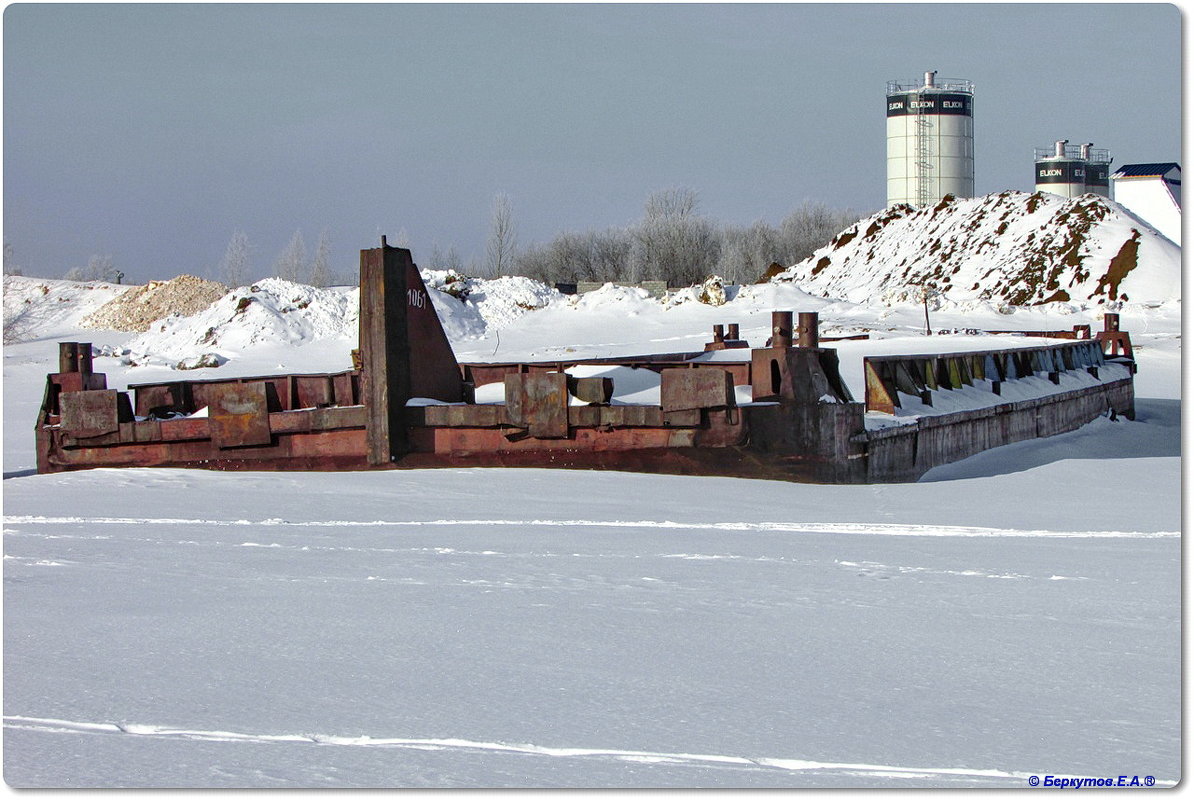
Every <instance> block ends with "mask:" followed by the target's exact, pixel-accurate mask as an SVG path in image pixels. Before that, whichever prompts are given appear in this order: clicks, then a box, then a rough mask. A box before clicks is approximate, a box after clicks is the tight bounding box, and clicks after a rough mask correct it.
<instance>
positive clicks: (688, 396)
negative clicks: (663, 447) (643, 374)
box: [659, 368, 738, 427]
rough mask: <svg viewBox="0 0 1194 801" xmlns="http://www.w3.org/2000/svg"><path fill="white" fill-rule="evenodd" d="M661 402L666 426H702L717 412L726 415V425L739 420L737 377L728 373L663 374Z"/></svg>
mask: <svg viewBox="0 0 1194 801" xmlns="http://www.w3.org/2000/svg"><path fill="white" fill-rule="evenodd" d="M659 400H660V403H659V406H660V408H661V409H662V410H663V423H664V425H667V426H687V427H696V426H701V425H703V424H704V423H705V422H707V420H706V419H705V418H706V416H707V415H709V414H710V413H712V412H715V411H724V412H725V414H726V420H727V422H734V421H736V420H737V419H738V418H737V414H736V410H737V407H738V403H737V400H736V398H735V395H734V377H733V375H731V374H730V373H729V372H728V371H726V370H718V369H704V370H692V369H684V368H677V369H672V370H664V371H663V372H662V373H660V385H659Z"/></svg>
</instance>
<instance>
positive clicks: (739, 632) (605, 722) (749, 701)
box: [3, 278, 1181, 787]
mask: <svg viewBox="0 0 1194 801" xmlns="http://www.w3.org/2000/svg"><path fill="white" fill-rule="evenodd" d="M470 281H472V279H470ZM430 283H433V284H434V283H435V282H434V281H431V282H430ZM443 284H444V282H443V281H440V285H443ZM255 286H256V289H254V288H252V287H245V288H239V289H237V290H233V291H232V292H231V293H229V294H228V295H227V296H225V297H224V298H222V299H221V300H219V301H217V302H216V303H215V304H213V305H212V306H211V307H210V308H208V309H207V310H206V311H204V312H201V313H199V314H197V315H193V316H192V317H188V318H167V319H165V320H163V321H161V322H160V323H159V324H158V325H156V326H155V327H152V328H151V329H150V331H148V332H146V333H145V334H144V335H141V336H139V337H130V336H129V335H128V334H121V333H119V332H113V331H103V330H87V329H81V328H80V327H79V321H80V320H81V319H82V317H83V316H85V315H86V314H89V313H91V312H92V311H94V310H95V309H97V308H99V306H101V305H102V304H103V303H104V302H106V300H109V299H111V298H112V297H115V296H116V294H117V293H118V292H121V291H127V288H124V287H115V286H111V285H100V284H73V283H71V282H55V281H39V280H35V279H13V278H6V280H5V298H4V300H5V320H6V323H7V322H8V320H9V319H10V308H12V309H15V311H13V312H11V314H22V315H23V317H24V319H25V321H26V327H25V328H24V329H23V332H22V335H21V336H20V337H19V338H17V341H15V342H14V343H12V344H8V345H6V347H5V349H4V389H5V392H4V399H3V400H4V426H5V438H4V471H5V474H4V478H5V480H4V482H3V489H4V513H5V519H4V544H5V565H4V578H5V582H4V592H5V594H4V603H5V613H6V614H5V632H4V638H5V639H4V648H5V674H4V676H5V688H4V727H5V728H4V743H3V746H4V770H5V779H6V781H7V782H8V783H9V784H10V785H12V786H18V787H64V786H70V787H85V786H107V787H112V786H120V787H145V786H154V787H174V786H182V787H350V786H370V787H508V786H515V787H800V786H821V787H839V786H842V787H870V786H881V787H922V786H949V787H974V786H983V787H986V786H993V787H1023V786H1026V782H1027V780H1028V777H1030V776H1034V775H1037V776H1044V775H1047V774H1053V775H1067V776H1092V777H1102V776H1118V775H1120V774H1123V773H1129V774H1139V775H1141V776H1145V775H1151V776H1153V777H1155V780H1156V781H1157V783H1158V784H1160V785H1162V786H1164V785H1169V784H1172V783H1174V782H1175V781H1177V780H1178V779H1180V777H1181V774H1180V766H1181V762H1180V745H1181V741H1180V699H1181V681H1180V645H1181V644H1180V622H1181V621H1180V567H1179V565H1180V546H1181V541H1180V538H1179V534H1178V532H1179V529H1180V503H1179V477H1180V466H1181V462H1180V442H1179V435H1180V400H1179V399H1180V390H1179V378H1180V353H1181V349H1180V317H1181V308H1180V301H1176V300H1175V301H1170V302H1168V303H1162V304H1143V303H1135V304H1134V303H1131V302H1129V303H1125V304H1123V306H1122V308H1121V312H1122V314H1123V316H1124V327H1125V328H1126V329H1128V330H1130V331H1131V333H1132V337H1133V342H1134V343H1136V344H1137V345H1138V359H1139V364H1140V372H1139V375H1138V376H1137V409H1138V419H1137V420H1136V421H1134V422H1129V421H1125V420H1122V419H1121V420H1118V421H1111V420H1109V419H1107V418H1100V419H1098V420H1096V421H1094V422H1093V423H1091V424H1089V425H1088V426H1085V427H1084V428H1082V429H1080V430H1078V431H1075V432H1072V433H1070V434H1066V435H1062V436H1059V437H1054V438H1050V439H1047V440H1036V441H1032V442H1021V443H1017V444H1015V445H1011V446H1008V447H1005V448H1000V449H997V450H994V451H988V452H986V453H982V454H979V455H977V456H975V457H972V458H970V459H967V460H965V461H962V462H959V463H956V464H953V465H946V466H943V467H939V468H936V469H935V470H933V471H931V472H930V473H929V474H927V475H926V476H925V477H924V479H923V480H922V481H920V482H918V483H914V484H904V485H884V486H814V485H802V484H791V483H784V482H769V481H749V480H741V479H729V478H694V477H678V476H659V475H641V474H632V473H614V472H585V471H551V470H535V469H526V470H513V469H508V470H498V469H488V470H487V469H445V470H427V471H382V472H368V473H323V474H315V473H279V474H273V473H239V474H224V473H214V472H206V471H201V470H172V469H156V470H155V469H129V470H117V469H104V470H91V471H83V472H79V473H70V474H58V475H45V476H41V475H35V474H33V470H32V468H33V466H34V458H33V434H32V430H31V429H32V425H33V420H34V415H35V412H36V409H37V407H38V405H39V403H40V401H41V392H42V387H43V382H44V376H45V373H46V372H49V371H50V370H52V369H53V366H54V364H55V360H56V357H57V351H56V347H55V345H54V343H55V342H56V341H59V340H83V341H89V340H90V341H92V342H93V343H95V346H96V349H97V352H99V353H100V354H102V355H98V356H97V357H96V358H95V368H96V370H97V371H102V372H106V373H107V374H108V380H109V386H113V387H118V388H123V387H124V386H126V385H127V384H128V383H129V382H138V381H149V380H157V379H159V378H161V377H162V376H178V375H179V373H178V372H177V371H176V370H174V369H173V365H175V364H177V362H178V361H180V360H183V359H186V358H192V357H195V356H199V355H202V354H203V353H205V352H214V353H218V354H220V355H221V356H223V357H225V358H226V359H227V361H226V362H225V363H224V364H223V365H222V366H220V367H218V368H202V369H198V370H195V371H193V372H191V373H187V374H185V375H187V376H188V377H189V376H191V375H198V376H201V375H238V374H239V375H248V374H254V373H256V374H260V373H268V372H279V371H282V370H295V371H299V370H302V371H321V370H337V369H346V368H347V367H348V365H349V356H348V354H349V351H350V350H351V348H352V347H354V346H355V326H356V318H355V315H356V297H355V290H353V289H348V288H343V287H341V288H333V289H328V290H321V289H314V288H311V287H303V286H300V285H297V284H290V283H287V282H282V281H278V280H276V279H267V280H265V281H261V282H259V283H258V284H256V285H255ZM41 287H45V290H44V291H43V290H42V289H41ZM727 290H728V291H727V298H728V302H727V304H726V305H724V306H720V307H716V308H714V307H710V306H707V305H705V304H702V303H699V302H696V301H695V300H691V299H685V300H680V301H677V299H676V298H672V299H670V300H664V301H659V300H652V299H650V298H648V297H645V296H644V294H645V293H639V292H637V291H634V290H627V289H625V288H616V287H607V288H605V289H603V290H599V291H598V292H595V293H590V294H588V295H585V296H583V297H581V298H564V297H562V296H558V295H555V294H553V293H554V290H548V289H546V288H543V287H540V288H539V289H535V288H533V287H529V286H527V285H526V284H524V283H522V281H521V280H519V281H513V280H511V281H504V282H473V283H471V285H470V287H469V291H468V292H467V293H459V292H458V293H457V294H461V295H463V298H462V297H457V296H454V295H450V294H447V293H444V292H433V293H432V295H433V297H435V302H436V308H437V311H438V312H439V314H440V316H441V318H442V319H443V320H444V321H445V327H446V328H447V330H448V333H449V336H450V338H451V339H452V343H453V346H454V347H455V349H456V351H457V354H458V356H459V357H460V358H461V360H508V359H526V358H541V359H552V358H568V357H570V356H573V355H575V356H578V357H579V356H585V355H592V356H606V355H628V354H633V353H646V352H676V351H682V350H690V349H699V348H700V345H701V343H703V342H705V341H707V340H708V338H709V332H710V330H711V326H712V325H713V324H716V323H728V322H739V323H740V324H741V326H742V335H743V337H744V338H747V339H749V340H751V341H752V342H754V343H758V342H761V341H762V340H763V339H765V338H766V336H767V329H768V326H769V314H770V311H771V310H772V309H775V308H779V309H792V310H794V311H818V312H820V314H821V316H822V331H823V333H828V332H829V331H841V332H851V333H853V332H861V331H869V332H870V333H871V336H872V338H871V339H870V340H868V341H849V342H840V343H831V344H833V345H834V346H836V347H838V348H839V352H840V353H841V355H842V365H843V374H844V375H845V377H846V379H847V381H848V382H849V383H851V388H852V390H853V391H854V393H855V394H856V395H859V396H860V395H861V386H860V384H861V358H862V356H863V355H866V354H882V353H915V352H920V351H924V350H937V351H949V352H954V351H958V350H963V349H966V348H973V349H985V348H990V347H993V346H995V347H998V346H1013V345H1017V344H1022V345H1036V344H1040V341H1039V340H1029V341H1026V340H1024V339H1016V338H1004V337H999V338H996V337H989V336H968V335H965V334H951V335H948V336H942V337H938V336H934V337H931V338H929V337H925V336H924V335H923V333H922V329H923V324H924V318H923V314H924V313H923V309H922V308H921V307H920V306H919V305H917V304H899V303H896V304H894V305H891V306H868V305H856V304H854V303H851V302H849V301H848V300H840V299H832V298H818V297H815V296H812V295H809V294H806V293H805V291H804V290H803V289H801V288H800V287H798V286H796V285H793V284H791V283H784V282H779V283H773V284H767V285H759V286H752V287H742V288H738V287H727ZM60 297H61V298H65V300H61V301H59V300H58V298H60ZM246 298H248V299H250V300H249V301H248V302H247V303H243V301H244V300H245V299H246ZM26 299H29V301H30V302H29V303H25V302H24V301H25V300H26ZM242 303H243V306H242ZM1000 305H1001V304H1000V303H998V302H996V301H993V300H992V301H985V300H981V299H971V300H965V301H952V300H950V301H947V302H945V303H943V304H942V305H941V306H940V308H937V309H936V310H934V311H933V312H932V313H933V325H934V328H935V329H948V330H953V329H958V330H965V329H970V328H1059V327H1068V326H1070V325H1072V324H1075V323H1087V322H1094V323H1096V325H1097V319H1096V316H1097V315H1098V314H1099V313H1101V309H1099V308H1098V307H1097V304H1083V303H1078V302H1070V303H1061V304H1046V305H1045V306H1037V307H1031V308H1024V307H1022V308H1015V309H1008V308H1006V307H1004V308H1002V310H1001V308H1000ZM1004 312H1010V313H1004ZM7 330H8V326H7V325H6V331H7ZM209 331H211V332H213V333H211V334H210V335H209V333H208V332H209ZM205 339H210V341H204V340H205ZM723 358H724V357H723ZM586 369H587V368H586ZM620 378H621V380H622V381H623V382H624V383H626V386H625V388H623V389H621V390H620V392H624V393H627V394H626V396H625V397H623V400H627V399H629V397H630V396H637V395H643V397H646V396H647V395H650V394H651V392H652V391H653V389H652V386H650V382H649V381H645V382H642V385H641V386H640V385H639V384H638V383H635V381H634V380H629V379H630V377H629V376H620ZM636 380H637V379H636ZM655 391H657V390H655ZM644 393H645V394H644Z"/></svg>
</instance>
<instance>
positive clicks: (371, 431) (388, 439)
mask: <svg viewBox="0 0 1194 801" xmlns="http://www.w3.org/2000/svg"><path fill="white" fill-rule="evenodd" d="M408 262H410V251H409V250H404V249H402V248H392V247H390V246H389V245H387V244H386V240H385V237H384V236H383V237H382V240H381V247H380V248H374V249H372V250H362V251H361V318H360V351H361V379H362V382H361V383H362V387H361V394H362V396H363V397H362V400H363V401H364V405H365V449H366V454H365V455H366V459H367V461H368V462H369V464H371V465H383V464H389V463H390V462H392V461H394V460H395V459H396V458H398V457H399V456H401V455H402V454H404V453H406V451H407V450H408V448H407V436H406V421H405V414H404V412H405V408H406V401H407V400H408V399H409V398H410V344H409V342H408V337H407V326H406V273H407V263H408Z"/></svg>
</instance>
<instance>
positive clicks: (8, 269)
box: [4, 241, 25, 275]
mask: <svg viewBox="0 0 1194 801" xmlns="http://www.w3.org/2000/svg"><path fill="white" fill-rule="evenodd" d="M13 254H14V251H13V247H12V242H8V241H5V243H4V274H5V275H24V274H25V271H24V270H22V269H21V268H20V267H18V266H17V264H16V261H15V260H14V258H13Z"/></svg>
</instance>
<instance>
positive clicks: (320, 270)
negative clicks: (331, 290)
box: [311, 228, 332, 286]
mask: <svg viewBox="0 0 1194 801" xmlns="http://www.w3.org/2000/svg"><path fill="white" fill-rule="evenodd" d="M331 250H332V243H331V240H330V239H329V237H328V232H327V229H326V228H325V229H324V230H323V231H322V232H321V233H320V234H319V244H318V245H316V246H315V259H314V261H312V262H311V286H327V285H328V283H329V282H330V281H331V278H332V273H331V268H330V267H329V266H328V260H329V259H330V258H331Z"/></svg>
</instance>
